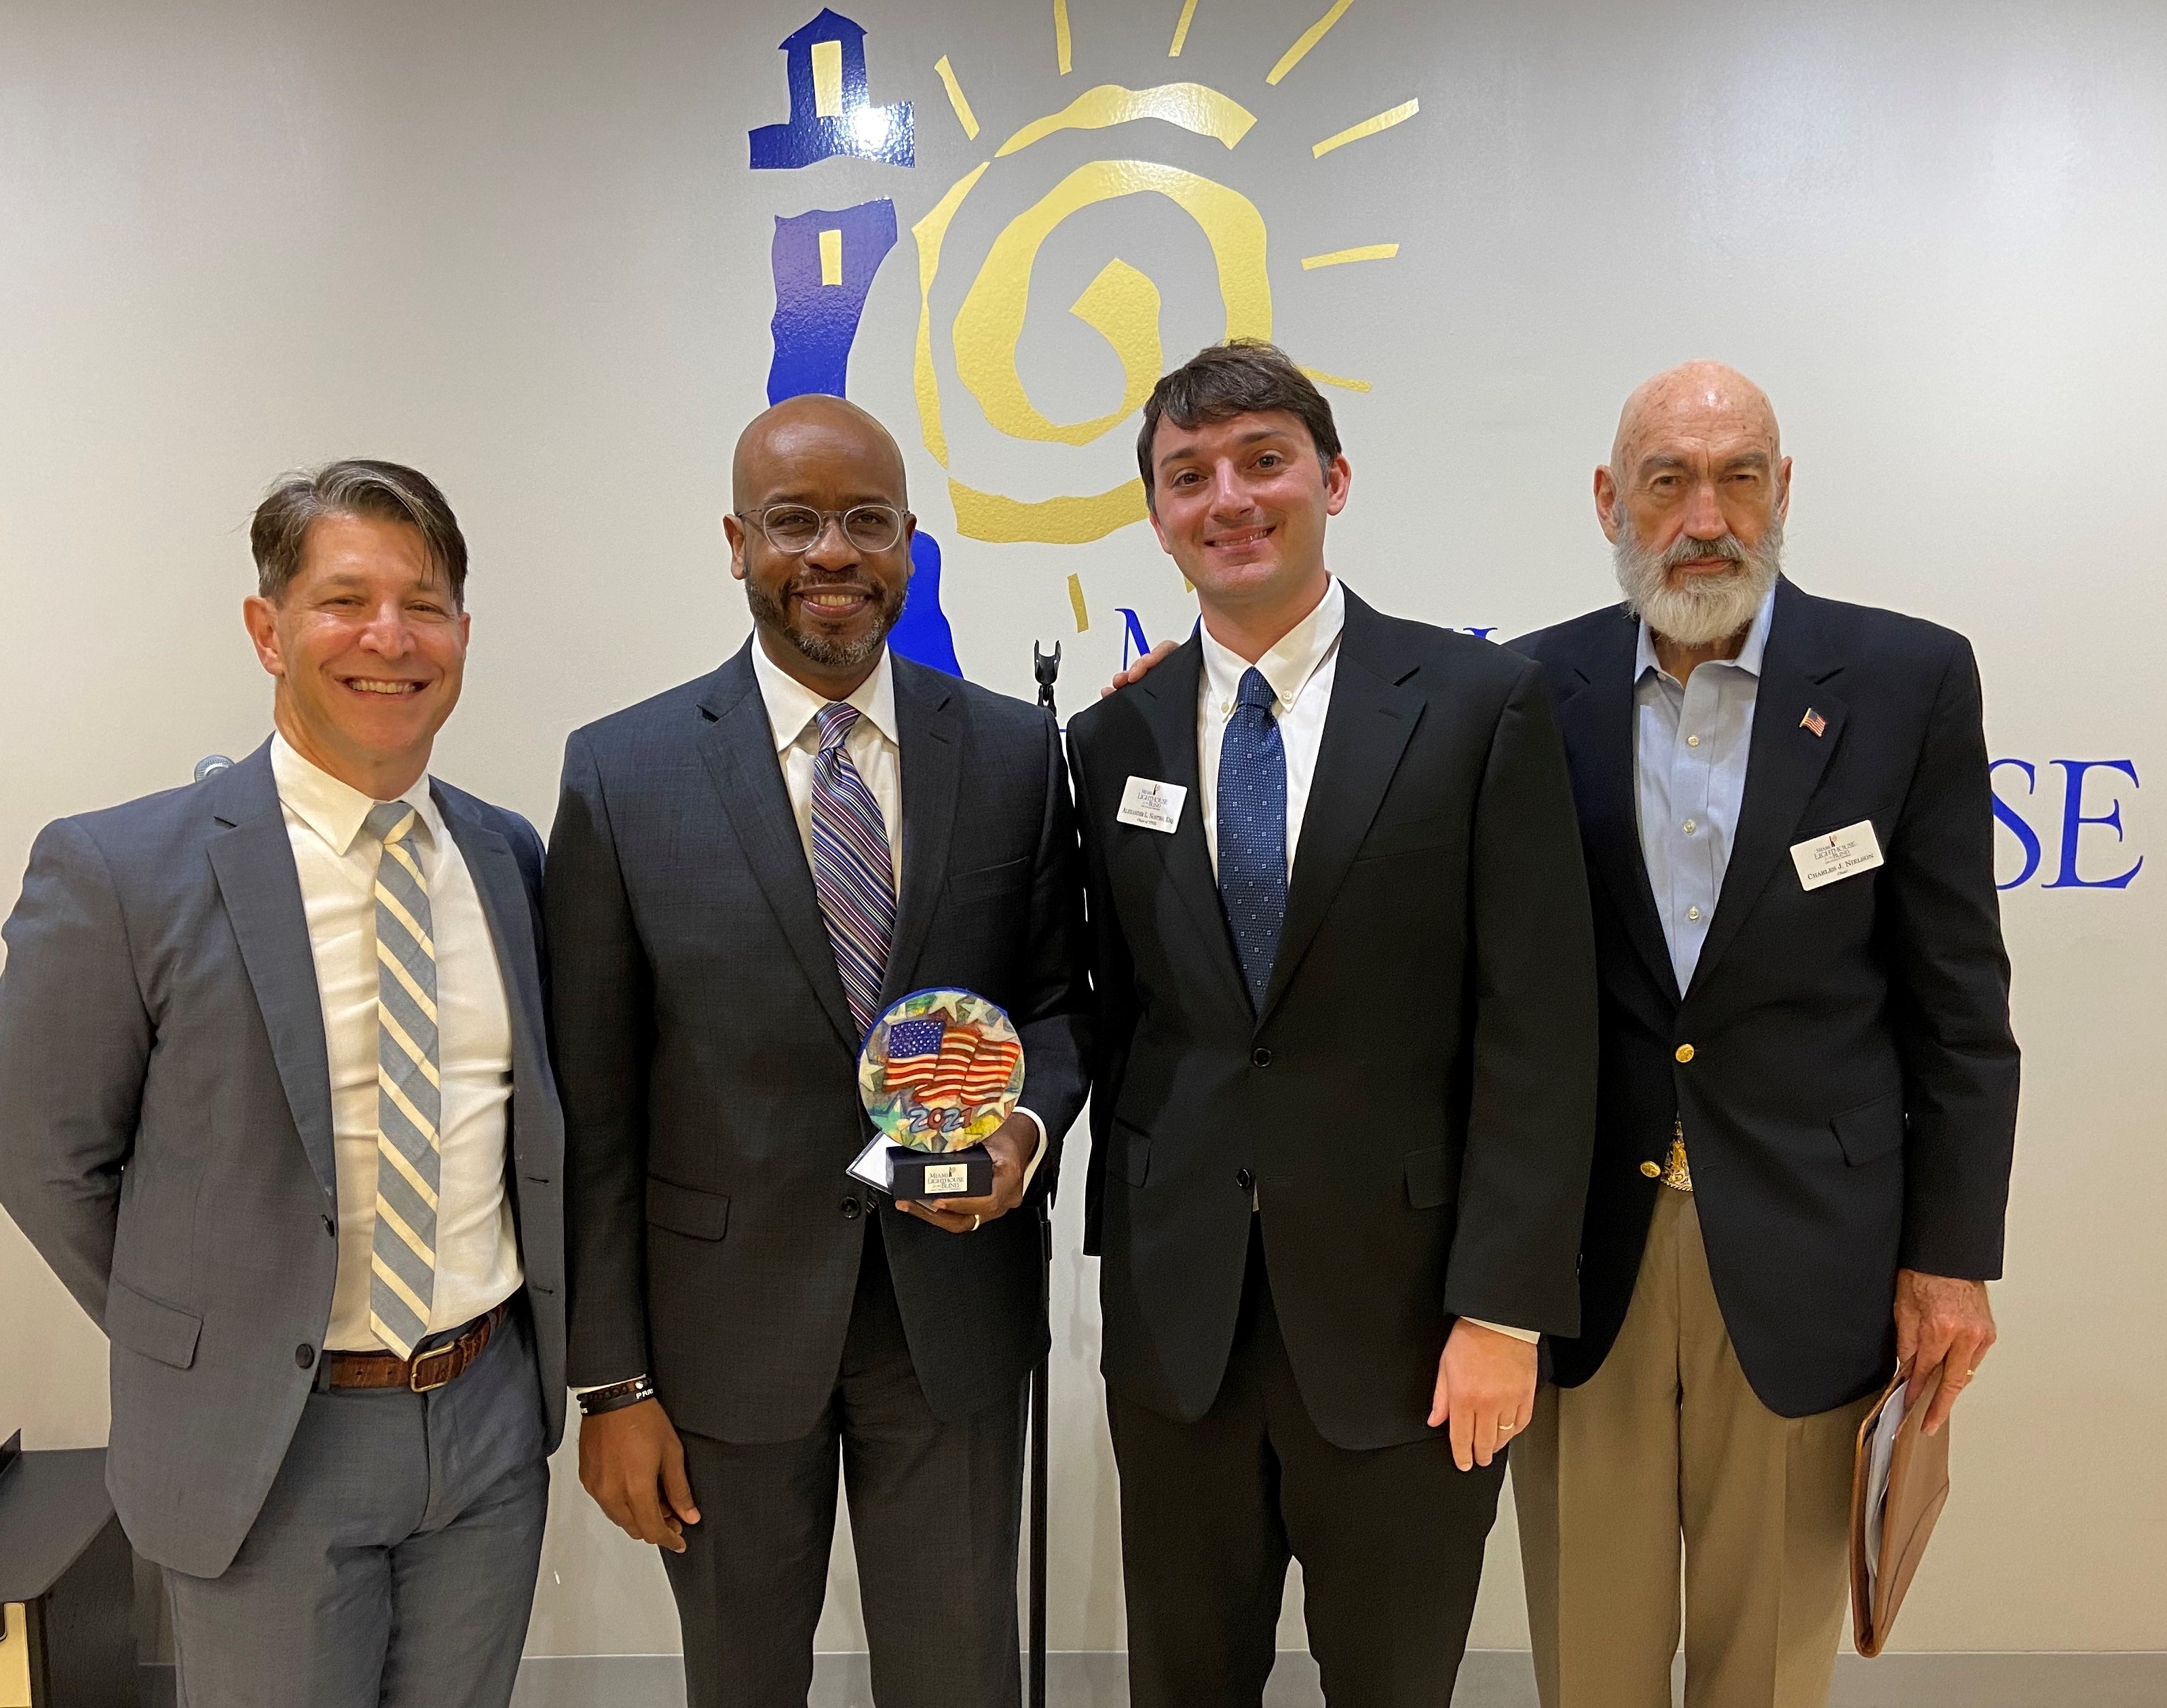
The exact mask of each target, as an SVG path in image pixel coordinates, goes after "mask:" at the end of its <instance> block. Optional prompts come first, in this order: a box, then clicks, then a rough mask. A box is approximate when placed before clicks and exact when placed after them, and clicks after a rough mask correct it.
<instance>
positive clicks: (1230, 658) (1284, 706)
mask: <svg viewBox="0 0 2167 1708" xmlns="http://www.w3.org/2000/svg"><path fill="white" fill-rule="evenodd" d="M1346 626H1347V595H1346V594H1345V592H1344V591H1343V590H1342V589H1341V587H1340V585H1339V578H1338V576H1337V575H1333V576H1327V578H1326V580H1325V584H1324V597H1323V598H1322V599H1320V600H1317V605H1316V608H1315V609H1314V610H1312V611H1311V612H1310V614H1309V615H1308V616H1306V617H1304V618H1303V619H1302V620H1301V621H1300V622H1298V623H1296V624H1295V626H1294V627H1292V628H1290V629H1289V630H1288V631H1287V632H1285V634H1284V635H1281V636H1280V638H1279V641H1278V642H1277V644H1275V645H1274V647H1273V648H1272V649H1271V650H1270V651H1269V652H1268V653H1265V654H1264V657H1263V658H1259V659H1258V660H1257V664H1256V668H1257V669H1258V670H1260V671H1262V672H1263V673H1264V680H1265V681H1267V682H1269V683H1270V684H1271V685H1272V694H1273V695H1274V698H1275V699H1276V700H1277V701H1278V702H1279V709H1278V711H1277V713H1276V715H1277V716H1279V717H1285V715H1286V714H1287V713H1288V712H1289V711H1292V710H1293V709H1294V703H1295V701H1297V700H1299V699H1300V698H1301V694H1302V690H1304V689H1306V687H1308V686H1309V685H1310V683H1311V681H1312V680H1313V679H1315V678H1316V675H1317V668H1318V667H1319V666H1320V665H1322V664H1323V663H1324V661H1325V660H1326V659H1327V658H1330V657H1331V656H1332V649H1333V648H1334V647H1335V646H1337V645H1338V643H1339V632H1340V631H1341V630H1342V629H1343V628H1344V627H1346ZM1197 632H1198V633H1199V634H1200V635H1201V636H1202V637H1203V641H1204V681H1205V692H1207V693H1208V694H1209V695H1211V701H1212V703H1213V704H1214V705H1216V706H1232V704H1233V703H1234V701H1235V700H1236V699H1237V697H1238V695H1240V693H1241V689H1242V676H1243V674H1245V673H1246V672H1247V671H1248V669H1249V662H1248V659H1246V658H1243V657H1242V655H1241V654H1240V653H1237V652H1235V651H1234V650H1233V649H1232V648H1229V647H1225V646H1221V644H1220V643H1219V642H1217V641H1216V640H1215V639H1214V638H1213V637H1212V634H1211V629H1210V628H1209V627H1205V626H1203V625H1201V624H1200V625H1199V626H1198V630H1197Z"/></svg>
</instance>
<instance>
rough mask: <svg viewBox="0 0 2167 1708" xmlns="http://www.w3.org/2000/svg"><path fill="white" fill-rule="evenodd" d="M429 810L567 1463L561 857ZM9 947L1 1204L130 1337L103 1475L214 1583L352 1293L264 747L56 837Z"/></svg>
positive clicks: (455, 798) (134, 1512)
mask: <svg viewBox="0 0 2167 1708" xmlns="http://www.w3.org/2000/svg"><path fill="white" fill-rule="evenodd" d="M434 792H435V796H436V801H437V806H438V807H439V808H440V809H441V810H442V813H443V815H444V822H445V824H446V826H447V828H449V830H450V831H451V833H452V838H453V840H454V841H455V842H457V843H458V847H459V852H460V853H461V854H463V855H464V857H465V859H466V863H467V867H468V870H469V871H470V872H471V873H472V875H473V877H474V890H475V891H476V893H477V894H478V895H479V897H480V900H481V906H482V912H483V914H484V916H485V917H486V918H487V920H488V922H489V930H490V940H491V942H492V943H493V944H494V945H495V949H496V960H497V965H498V966H499V968H500V969H501V970H502V973H503V976H504V981H505V999H506V1006H507V1007H508V1008H509V1010H510V1013H511V1086H512V1095H511V1118H510V1133H509V1136H508V1141H507V1145H506V1152H507V1154H506V1171H507V1173H508V1176H509V1180H510V1185H511V1198H512V1208H513V1214H514V1217H515V1219H516V1221H517V1227H518V1230H519V1248H520V1258H521V1261H522V1264H523V1265H524V1266H525V1269H526V1273H527V1298H528V1303H530V1304H531V1306H532V1314H533V1321H534V1339H535V1346H536V1349H537V1351H538V1356H539V1361H540V1365H541V1377H542V1391H541V1393H539V1394H538V1395H537V1396H536V1403H537V1404H539V1405H540V1406H542V1407H543V1414H544V1417H545V1420H546V1424H547V1439H548V1442H549V1444H550V1445H551V1446H554V1445H555V1443H556V1441H557V1437H558V1436H559V1433H560V1432H561V1430H562V1429H563V1426H564V1294H563V1291H562V1284H563V1276H564V1235H563V1222H564V1213H563V1207H562V1198H561V1197H560V1193H561V1192H562V1187H561V1185H560V1184H559V1178H558V1177H559V1164H560V1161H561V1155H562V1150H563V1145H564V1127H563V1121H562V1117H561V1114H560V1113H559V1108H558V1105H557V1091H556V1086H555V1083H554V1081H553V1080H552V1078H551V1077H550V1072H549V1060H548V1039H547V1031H546V1017H545V1014H544V1005H543V991H542V972H541V928H542V922H541V912H540V903H541V880H542V843H541V838H539V837H538V836H536V835H535V833H534V829H533V827H532V826H531V825H529V824H528V823H527V821H526V820H525V819H523V818H522V817H519V815H518V814H517V813H515V812H506V811H504V810H503V809H502V808H501V807H495V806H490V805H488V804H487V803H486V802H484V801H478V800H476V799H475V798H474V796H471V795H468V794H464V793H462V792H461V791H458V790H457V789H453V788H452V787H450V786H449V785H447V784H444V783H442V782H439V783H437V784H435V785H434ZM7 939H8V968H7V972H6V974H5V976H0V1201H4V1202H5V1203H6V1204H7V1207H8V1212H9V1214H12V1215H13V1217H14V1219H15V1220H16V1222H17V1223H18V1224H19V1225H20V1226H21V1227H22V1229H23V1231H24V1233H25V1234H27V1235H29V1238H30V1242H31V1244H33V1245H35V1246H36V1247H37V1248H38V1251H39V1253H40V1256H43V1257H44V1258H45V1261H47V1262H48V1263H50V1264H51V1265H52V1266H53V1268H54V1270H55V1272H56V1273H57V1274H58V1275H59V1276H60V1278H61V1280H62V1281H63V1282H66V1284H67V1288H68V1290H69V1291H70V1292H71V1293H73V1294H74V1295H75V1297H76V1298H77V1301H78V1302H79V1303H81V1304H82V1308H83V1309H85V1310H87V1312H89V1313H90V1315H91V1317H92V1319H93V1320H94V1321H95V1322H96V1323H97V1324H98V1326H99V1327H100V1328H102V1329H103V1330H105V1332H106V1334H107V1335H108V1336H109V1338H110V1340H111V1341H112V1387H113V1429H112V1436H111V1445H110V1446H109V1449H108V1452H107V1456H106V1481H107V1483H109V1485H110V1487H111V1489H112V1491H113V1500H114V1507H115V1509H116V1510H118V1511H119V1515H120V1521H121V1523H122V1525H123V1526H125V1529H126V1530H127V1532H128V1536H129V1540H130V1541H132V1542H133V1543H134V1544H135V1548H136V1551H137V1552H140V1553H141V1554H143V1555H144V1556H145V1557H146V1558H150V1559H153V1560H156V1561H157V1562H158V1563H160V1564H161V1565H166V1566H170V1567H172V1568H173V1569H175V1570H176V1571H181V1572H186V1573H189V1574H190V1575H192V1576H195V1577H213V1578H215V1577H216V1576H218V1575H219V1574H220V1573H222V1572H224V1571H225V1568H226V1567H227V1565H228V1564H230V1563H231V1561H232V1558H233V1556H234V1554H235V1552H236V1551H237V1550H238V1549H239V1547H240V1546H241V1540H242V1538H243V1537H244V1536H246V1535H247V1533H248V1529H249V1526H251V1525H252V1524H253V1523H254V1522H255V1521H256V1515H257V1512H258V1510H261V1508H262V1504H263V1499H264V1496H265V1494H267V1493H268V1491H269V1489H270V1487H271V1480H272V1478H273V1477H274V1476H276V1475H277V1474H278V1467H279V1465H280V1464H281V1463H282V1462H283V1460H284V1458H285V1456H286V1447H287V1444H288V1442H289V1441H291V1440H292V1438H293V1434H294V1425H296V1424H297V1423H298V1422H299V1419H300V1415H301V1409H302V1406H303V1404H304V1403H305V1401H306V1400H307V1399H308V1396H309V1392H310V1388H312V1387H313V1385H314V1383H315V1378H316V1373H317V1372H316V1370H315V1361H316V1354H317V1352H318V1351H319V1349H321V1346H323V1342H324V1335H325V1332H326V1330H327V1329H328V1327H329V1326H330V1322H331V1288H332V1285H333V1282H335V1280H336V1276H337V1272H338V1242H337V1240H336V1227H337V1216H338V1204H337V1188H338V1173H337V1169H336V1165H335V1162H334V1160H333V1155H332V1139H331V1069H330V1064H329V1060H328V1057H327V1055H326V1050H325V1044H324V1018H323V1005H322V1003H321V1002H320V1001H319V1000H318V998H317V994H316V967H315V954H314V951H313V950H312V949H311V948H310V942H309V924H308V918H307V916H306V914H305V912H304V911H303V906H302V900H301V886H300V878H299V872H298V870H297V869H296V868H295V866H294V847H293V843H292V842H291V840H290V839H289V834H288V832H287V828H286V820H285V814H284V812H283V810H282V809H281V807H280V806H279V803H278V785H277V783H276V782H275V781H274V780H273V776H272V771H271V752H270V744H269V743H268V742H267V743H265V744H264V745H263V746H262V747H260V748H257V750H256V751H255V752H254V753H252V754H250V755H249V756H248V757H247V758H246V759H243V760H242V761H241V763H240V764H237V765H235V766H234V767H233V768H232V769H230V770H225V771H221V772H220V773H218V774H217V775H215V776H212V777H209V778H208V779H206V780H204V781H203V782H201V783H196V784H192V785H188V786H187V787H185V788H180V789H171V790H167V791H165V792H163V793H162V794H157V795H150V796H145V797H144V798H143V799H141V800H140V801H130V802H128V803H127V804H126V805H125V806H114V807H111V808H109V809H107V810H106V811H104V812H88V813H84V814H82V816H81V817H75V818H63V819H61V820H60V821H58V822H56V823H53V824H50V825H48V826H46V828H45V830H44V831H43V832H42V833H40V835H39V837H38V840H37V843H36V845H35V846H34V848H33V849H31V851H30V866H29V872H28V874H27V875H25V876H24V880H23V893H22V896H21V899H20V900H19V901H18V902H17V903H16V905H15V911H14V912H13V916H12V917H10V918H9V919H8V926H7ZM327 1234H328V1235H333V1236H334V1237H331V1238H326V1235H327Z"/></svg>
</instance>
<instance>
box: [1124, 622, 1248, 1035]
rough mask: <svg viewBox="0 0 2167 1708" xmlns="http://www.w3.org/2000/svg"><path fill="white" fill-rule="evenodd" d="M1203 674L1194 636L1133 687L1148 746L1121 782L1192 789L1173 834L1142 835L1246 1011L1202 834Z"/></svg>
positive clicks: (1201, 645) (1228, 988)
mask: <svg viewBox="0 0 2167 1708" xmlns="http://www.w3.org/2000/svg"><path fill="white" fill-rule="evenodd" d="M1203 676H1204V643H1203V642H1202V641H1201V640H1200V638H1199V637H1197V636H1196V635H1195V634H1192V635H1190V636H1189V638H1188V639H1187V640H1186V641H1184V642H1183V643H1182V644H1181V645H1180V646H1179V647H1177V648H1175V649H1174V651H1173V652H1172V653H1168V655H1167V658H1166V661H1165V662H1164V663H1163V664H1160V665H1159V667H1158V669H1155V670H1153V671H1152V673H1151V674H1150V675H1148V676H1147V677H1145V678H1144V679H1143V681H1142V683H1141V684H1139V685H1138V686H1137V688H1136V696H1137V699H1136V704H1137V708H1138V710H1139V711H1141V712H1142V716H1143V722H1144V728H1145V731H1146V732H1147V735H1148V737H1149V740H1150V748H1149V751H1148V752H1147V753H1143V754H1136V755H1135V756H1134V758H1135V759H1136V764H1137V766H1138V769H1136V770H1134V771H1132V772H1131V773H1129V774H1128V775H1124V776H1123V777H1122V778H1121V785H1123V786H1126V784H1127V781H1128V776H1130V775H1133V776H1139V777H1149V778H1152V779H1154V780H1157V781H1158V782H1162V783H1172V784H1174V785H1177V786H1179V787H1180V788H1183V789H1185V790H1187V791H1189V793H1188V795H1187V796H1186V797H1185V798H1184V801H1183V803H1182V811H1181V817H1180V818H1179V820H1178V821H1177V822H1176V823H1175V825H1174V830H1173V833H1171V834H1170V835H1161V834H1159V833H1157V832H1155V831H1146V832H1144V833H1142V835H1143V838H1144V840H1145V842H1146V843H1147V845H1149V846H1150V847H1151V848H1152V849H1153V850H1155V851H1156V852H1157V854H1158V858H1159V859H1160V861H1161V862H1162V863H1163V865H1164V866H1165V868H1166V875H1167V880H1168V883H1169V884H1171V885H1172V886H1173V888H1174V894H1175V895H1176V896H1178V897H1179V899H1180V902H1181V905H1182V908H1183V911H1184V912H1186V913H1187V914H1188V915H1189V923H1191V924H1192V925H1194V926H1195V928H1196V939H1197V941H1198V943H1199V944H1201V945H1203V948H1204V950H1205V957H1206V958H1207V959H1208V960H1210V961H1211V963H1212V965H1214V967H1215V968H1216V970H1217V976H1218V977H1219V979H1220V981H1221V984H1222V985H1223V986H1224V987H1225V990H1226V993H1227V997H1229V998H1230V999H1231V1000H1232V1001H1233V1002H1237V1003H1239V1004H1240V1005H1241V1008H1242V1013H1248V1009H1249V988H1248V984H1247V982H1246V981H1244V980H1243V979H1242V966H1241V963H1240V961H1239V960H1237V959H1236V957H1235V954H1234V939H1232V937H1231V936H1229V935H1228V934H1227V915H1226V912H1225V911H1224V910H1223V909H1222V908H1221V907H1220V905H1219V881H1218V880H1217V879H1216V877H1215V876H1214V875H1212V871H1211V844H1210V843H1207V842H1206V841H1205V838H1204V800H1203V793H1202V791H1201V790H1200V788H1199V787H1198V786H1197V785H1198V779H1197V772H1196V718H1197V696H1198V695H1199V693H1200V690H1201V683H1202V680H1203ZM1116 804H1118V797H1117V802H1116ZM1106 833H1107V834H1108V835H1109V836H1112V835H1115V834H1116V833H1118V827H1116V826H1115V825H1109V826H1108V827H1107V830H1106Z"/></svg>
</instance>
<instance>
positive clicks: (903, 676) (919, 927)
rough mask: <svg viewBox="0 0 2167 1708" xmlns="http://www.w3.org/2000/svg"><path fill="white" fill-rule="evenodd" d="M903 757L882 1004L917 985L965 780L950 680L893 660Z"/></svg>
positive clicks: (959, 721)
mask: <svg viewBox="0 0 2167 1708" xmlns="http://www.w3.org/2000/svg"><path fill="white" fill-rule="evenodd" d="M891 658H892V662H893V668H894V671H895V717H896V735H897V737H898V744H899V746H900V748H901V749H902V756H903V768H902V769H903V861H902V865H903V874H902V875H903V881H902V883H901V885H900V886H898V888H899V893H898V896H897V897H896V913H895V937H894V940H893V943H892V944H890V946H889V949H888V957H887V977H886V979H885V981H883V983H882V987H881V1005H882V1007H887V1004H889V1003H890V1002H893V1001H895V999H896V998H897V997H900V996H903V994H905V993H906V992H907V991H910V990H912V989H913V988H914V986H913V984H912V981H911V974H912V971H913V970H914V968H915V967H916V965H917V964H918V952H919V949H921V948H922V947H923V946H924V945H925V933H926V930H927V928H928V927H930V925H931V923H932V921H933V913H934V910H935V908H936V907H939V906H940V891H941V887H942V886H943V885H944V884H945V883H946V881H947V877H948V849H949V846H950V844H951V843H952V842H953V840H954V838H955V829H956V801H957V800H958V799H959V798H960V796H961V794H962V776H963V721H962V717H961V716H960V714H959V712H958V710H957V707H956V695H955V689H954V687H953V685H952V683H951V679H949V678H947V677H946V676H944V675H942V674H940V673H939V672H938V671H935V670H929V669H925V667H923V666H922V665H918V664H912V663H910V662H909V660H907V659H904V658H893V655H891Z"/></svg>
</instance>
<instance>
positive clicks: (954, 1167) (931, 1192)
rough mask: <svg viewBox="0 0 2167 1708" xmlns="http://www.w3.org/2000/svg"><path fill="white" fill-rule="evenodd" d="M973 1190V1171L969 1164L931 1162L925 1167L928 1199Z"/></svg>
mask: <svg viewBox="0 0 2167 1708" xmlns="http://www.w3.org/2000/svg"><path fill="white" fill-rule="evenodd" d="M970 1189H971V1170H970V1166H969V1165H968V1164H967V1163H962V1162H929V1163H927V1164H926V1165H925V1194H926V1196H927V1197H928V1198H937V1197H941V1196H944V1195H946V1196H953V1195H954V1194H955V1193H957V1192H968V1191H970Z"/></svg>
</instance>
